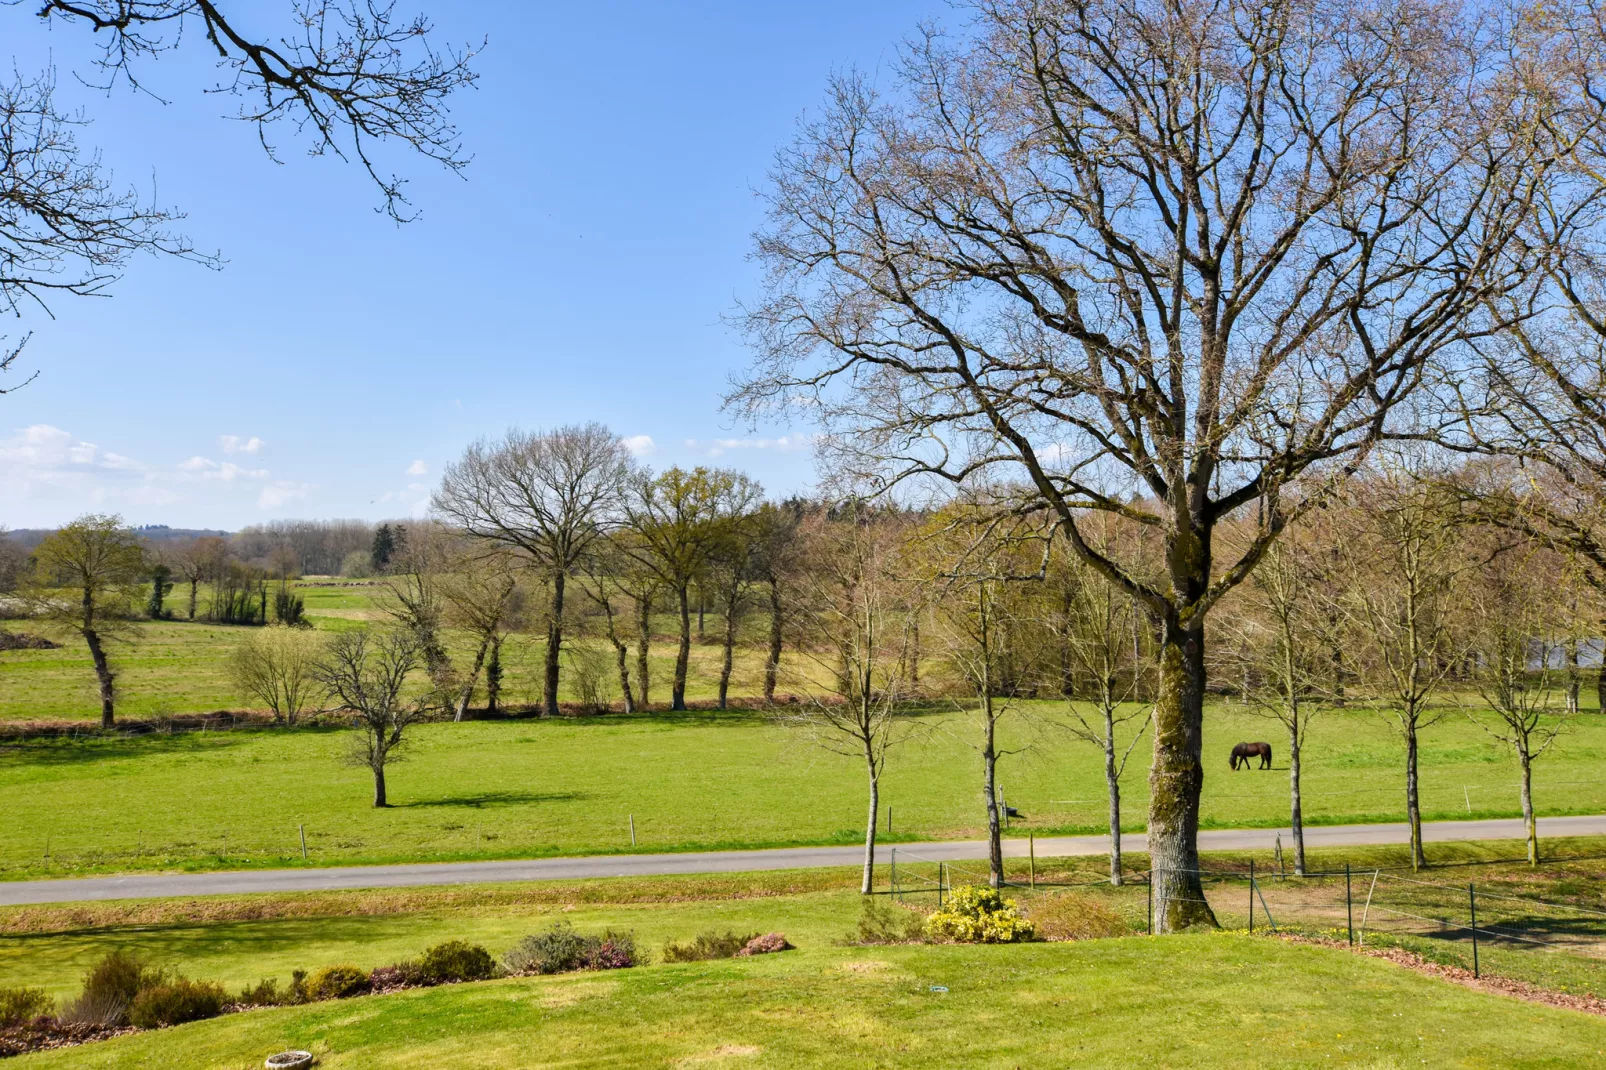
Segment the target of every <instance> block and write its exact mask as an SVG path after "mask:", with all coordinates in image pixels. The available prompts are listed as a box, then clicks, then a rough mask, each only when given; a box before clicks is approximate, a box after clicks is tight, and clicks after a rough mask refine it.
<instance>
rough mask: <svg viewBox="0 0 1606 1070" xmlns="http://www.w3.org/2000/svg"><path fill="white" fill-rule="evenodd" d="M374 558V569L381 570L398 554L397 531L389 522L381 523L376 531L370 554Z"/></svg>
mask: <svg viewBox="0 0 1606 1070" xmlns="http://www.w3.org/2000/svg"><path fill="white" fill-rule="evenodd" d="M369 556H370V558H371V559H372V560H373V565H374V571H375V572H381V571H383V570H384V568H385V566H386V565H388V564H390V559H391V558H392V557H394V556H396V533H395V532H394V531H392V530H391V527H390V525H389V524H381V525H379V527H378V529H377V530H376V531H375V532H374V548H373V550H372V551H371V553H370V554H369Z"/></svg>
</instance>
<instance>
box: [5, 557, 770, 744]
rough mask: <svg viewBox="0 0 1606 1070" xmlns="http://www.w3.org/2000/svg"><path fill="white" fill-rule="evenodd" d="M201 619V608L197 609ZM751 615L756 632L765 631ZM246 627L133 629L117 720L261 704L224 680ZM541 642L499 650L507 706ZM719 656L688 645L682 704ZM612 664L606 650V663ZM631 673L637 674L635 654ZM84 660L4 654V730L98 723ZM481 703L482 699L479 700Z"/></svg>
mask: <svg viewBox="0 0 1606 1070" xmlns="http://www.w3.org/2000/svg"><path fill="white" fill-rule="evenodd" d="M296 593H297V594H299V595H300V596H301V597H302V599H303V600H304V601H305V603H306V609H307V616H308V618H309V619H310V620H311V621H312V623H313V625H314V626H315V627H316V628H318V629H319V630H321V631H338V630H341V629H345V628H352V627H359V626H361V624H362V622H364V621H370V620H380V619H383V618H384V613H383V611H382V610H380V609H377V608H375V604H374V597H375V588H373V587H371V586H367V585H360V586H338V587H326V586H313V585H309V584H298V585H296ZM175 594H176V595H177V597H170V599H169V603H168V604H169V606H170V607H171V608H172V609H173V610H174V611H175V612H176V613H178V614H179V615H180V616H182V615H183V613H184V611H185V606H186V600H185V596H184V593H183V592H182V591H179V592H175ZM202 606H203V611H204V606H205V602H204V599H203V602H202ZM761 617H762V615H761V614H754V615H753V617H752V622H751V626H752V628H753V629H755V630H757V629H761V628H763V627H767V624H766V623H764V621H763V620H761V619H760V618H761ZM0 627H9V628H11V629H13V630H26V625H24V624H23V623H22V622H0ZM676 627H678V624H677V623H676V621H675V620H674V619H673V618H671V617H669V616H660V617H657V618H655V620H654V629H655V631H657V632H658V633H659V636H658V638H657V639H656V640H655V642H654V644H653V646H652V648H651V656H650V662H649V664H650V667H651V672H652V685H653V693H652V695H651V696H650V697H651V698H652V699H653V700H654V701H655V702H662V703H665V704H667V703H668V701H669V681H670V679H671V677H672V675H673V673H674V659H675V642H676V640H675V638H674V629H675V628H676ZM722 627H723V625H722V624H719V623H716V622H715V619H714V618H713V617H712V616H710V617H709V618H708V633H707V635H708V638H709V640H710V641H712V640H713V639H714V638H716V637H717V636H718V635H719V634H721V628H722ZM252 630H253V629H251V628H249V627H240V626H228V625H218V624H208V623H206V622H205V621H200V620H197V621H195V622H190V621H182V620H180V621H162V622H151V621H142V622H139V623H137V624H136V625H134V637H133V639H132V641H130V642H125V643H118V644H116V645H114V646H113V647H112V650H111V658H112V666H113V668H114V669H115V670H116V672H117V712H118V714H119V715H120V716H124V717H133V718H138V717H151V716H162V715H166V714H174V713H198V712H207V711H211V710H240V709H248V708H251V707H253V706H255V705H257V703H255V702H254V701H252V700H251V699H249V698H248V697H247V696H244V695H242V694H240V693H239V691H238V690H237V689H236V688H235V686H234V683H233V681H232V680H230V678H229V668H228V667H229V659H230V658H231V656H232V655H233V653H234V648H235V647H236V646H237V645H238V644H239V643H240V641H241V640H242V639H244V638H245V637H246V636H247V635H249V634H250V633H251V631H252ZM575 631H576V640H575V641H576V642H577V643H579V644H580V645H589V646H591V647H594V648H597V649H599V650H600V649H601V647H602V645H603V644H602V643H600V642H599V641H598V640H596V639H594V638H593V639H589V640H587V639H586V638H584V637H583V635H581V634H580V630H579V629H576V630H575ZM447 641H448V647H449V649H450V651H451V653H452V654H453V656H454V657H457V658H459V659H461V660H464V661H469V660H472V658H473V651H472V650H470V649H468V640H467V638H466V637H465V636H463V635H460V634H456V633H452V632H448V633H447ZM545 647H546V644H545V641H544V640H543V639H542V638H541V637H540V636H538V635H533V634H530V635H514V636H512V637H511V638H510V639H509V641H508V642H507V643H506V644H504V646H503V649H502V657H503V666H504V671H505V676H504V678H503V702H504V703H509V704H513V705H527V704H532V703H535V702H538V701H539V700H540V697H541V687H542V671H543V665H544V661H543V659H544V651H545ZM720 654H721V651H720V648H719V646H718V645H717V644H716V645H710V643H697V644H694V645H693V647H692V665H691V672H690V679H689V682H688V688H687V697H688V698H689V699H691V700H693V701H696V700H701V699H712V698H714V697H715V695H716V693H717V685H718V680H719V659H720ZM608 656H610V657H611V648H610V652H609V655H608ZM631 658H632V660H631V670H632V674H633V673H634V669H635V661H634V651H632V655H631ZM762 673H763V656H762V654H761V653H759V652H758V650H757V649H755V648H754V647H753V646H751V645H744V646H742V647H741V648H739V649H738V651H737V657H736V664H735V673H734V680H733V685H732V693H733V694H735V695H749V696H751V695H756V694H759V693H761V692H762V690H763V676H762ZM608 682H609V685H610V694H612V695H613V697H614V698H615V699H617V698H618V685H617V683H614V682H613V680H612V679H611V678H610V680H609V681H608ZM571 684H572V680H571V681H566V682H565V685H564V689H563V691H562V692H561V693H560V697H561V699H562V700H563V701H566V702H567V701H572V700H573V699H574V698H575V695H574V694H573V690H572V686H571ZM99 694H100V693H99V691H98V685H97V684H96V681H95V672H94V667H93V665H92V664H91V663H90V660H89V652H88V650H86V649H85V648H84V645H83V643H82V642H81V641H76V642H75V641H72V640H70V639H68V640H64V641H63V646H62V649H60V650H13V651H5V652H3V653H0V722H3V721H8V720H10V721H33V720H83V721H86V722H92V721H98V720H99V718H100V697H99ZM476 701H481V700H476Z"/></svg>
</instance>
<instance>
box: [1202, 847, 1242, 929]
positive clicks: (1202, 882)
mask: <svg viewBox="0 0 1606 1070" xmlns="http://www.w3.org/2000/svg"><path fill="white" fill-rule="evenodd" d="M1200 883H1201V884H1202V883H1203V882H1202V881H1201V882H1200ZM1254 931H1255V860H1254V859H1253V858H1251V859H1250V860H1249V932H1250V934H1251V935H1253V934H1254Z"/></svg>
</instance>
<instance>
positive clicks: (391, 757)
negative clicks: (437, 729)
mask: <svg viewBox="0 0 1606 1070" xmlns="http://www.w3.org/2000/svg"><path fill="white" fill-rule="evenodd" d="M421 658H422V652H421V650H420V648H419V643H418V637H417V636H416V635H414V634H413V633H412V632H410V631H408V630H406V629H404V628H390V629H386V630H384V631H377V632H376V631H370V630H368V629H361V630H357V631H349V632H337V633H335V634H334V635H332V636H331V637H330V638H329V642H328V648H327V649H326V650H325V652H324V655H323V657H322V659H321V660H320V661H319V663H318V667H317V675H318V680H319V682H321V683H322V684H323V686H324V689H325V690H326V691H327V692H328V694H329V696H330V697H331V698H332V699H334V700H335V701H336V702H338V703H339V704H340V708H341V709H344V710H349V711H350V712H352V713H354V714H356V715H357V720H356V729H357V736H356V738H355V739H354V740H353V741H352V746H351V751H350V754H349V759H350V761H351V762H352V764H354V765H361V766H363V767H364V768H366V769H368V770H369V771H370V772H372V773H373V775H374V806H375V807H385V806H389V805H390V802H389V799H388V797H387V796H386V793H385V767H386V766H387V765H390V764H391V763H392V762H394V761H396V760H397V758H398V757H399V752H400V749H401V746H402V743H403V735H404V733H405V732H406V731H407V729H408V728H410V727H411V726H413V725H414V724H417V723H418V722H419V721H422V720H424V719H425V718H426V717H427V716H428V715H429V713H428V706H427V704H426V703H425V702H423V701H418V700H414V701H408V700H406V699H405V698H404V697H403V692H404V691H405V690H406V687H407V677H408V675H409V674H410V673H411V672H412V671H413V670H414V669H416V668H418V667H419V665H420V662H421Z"/></svg>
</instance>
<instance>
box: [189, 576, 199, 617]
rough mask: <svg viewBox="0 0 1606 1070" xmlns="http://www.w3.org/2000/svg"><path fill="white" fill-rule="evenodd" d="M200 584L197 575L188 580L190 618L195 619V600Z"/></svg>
mask: <svg viewBox="0 0 1606 1070" xmlns="http://www.w3.org/2000/svg"><path fill="white" fill-rule="evenodd" d="M200 586H201V579H200V577H199V576H197V577H196V578H195V579H193V580H191V581H190V620H194V619H195V600H196V598H197V597H198V595H199V590H198V589H199V588H200Z"/></svg>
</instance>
